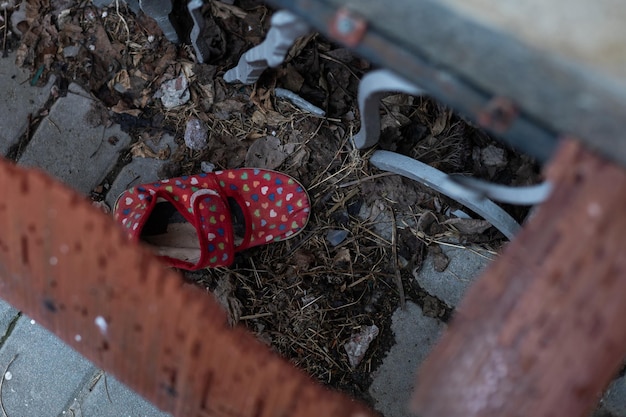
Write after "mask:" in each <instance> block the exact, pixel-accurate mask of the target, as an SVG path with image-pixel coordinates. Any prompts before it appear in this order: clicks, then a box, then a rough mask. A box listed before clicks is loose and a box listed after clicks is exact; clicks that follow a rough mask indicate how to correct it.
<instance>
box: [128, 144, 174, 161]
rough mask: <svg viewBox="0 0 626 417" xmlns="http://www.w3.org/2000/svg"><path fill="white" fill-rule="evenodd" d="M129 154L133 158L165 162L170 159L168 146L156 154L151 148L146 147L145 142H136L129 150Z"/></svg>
mask: <svg viewBox="0 0 626 417" xmlns="http://www.w3.org/2000/svg"><path fill="white" fill-rule="evenodd" d="M130 153H131V155H133V157H135V158H153V159H160V160H166V159H168V158H169V157H170V155H171V151H170V147H169V146H167V145H166V146H165V148H163V149H161V150H159V151H158V152H154V151H153V150H152V148H150V147H149V146H148V145H146V143H145V142H137V143H135V144H134V145H133V146H132V147H131V148H130Z"/></svg>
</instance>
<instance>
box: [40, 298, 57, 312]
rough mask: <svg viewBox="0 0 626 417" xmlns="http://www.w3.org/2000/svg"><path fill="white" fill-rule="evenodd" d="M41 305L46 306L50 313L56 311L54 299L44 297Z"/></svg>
mask: <svg viewBox="0 0 626 417" xmlns="http://www.w3.org/2000/svg"><path fill="white" fill-rule="evenodd" d="M43 305H44V307H46V310H48V311H49V312H51V313H56V312H57V306H56V305H55V304H54V301H52V300H51V299H49V298H45V299H44V300H43Z"/></svg>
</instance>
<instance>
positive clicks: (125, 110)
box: [111, 100, 143, 117]
mask: <svg viewBox="0 0 626 417" xmlns="http://www.w3.org/2000/svg"><path fill="white" fill-rule="evenodd" d="M111 111H113V112H115V113H117V114H129V115H131V116H135V117H139V116H140V115H141V113H143V112H142V111H141V110H140V109H131V108H129V107H128V105H127V104H126V103H125V102H124V101H122V100H119V101H118V102H117V104H116V105H115V106H113V107H111Z"/></svg>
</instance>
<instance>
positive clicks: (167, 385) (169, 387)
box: [161, 384, 178, 397]
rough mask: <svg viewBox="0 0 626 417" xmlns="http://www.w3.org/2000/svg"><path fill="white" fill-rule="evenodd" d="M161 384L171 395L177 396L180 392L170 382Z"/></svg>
mask: <svg viewBox="0 0 626 417" xmlns="http://www.w3.org/2000/svg"><path fill="white" fill-rule="evenodd" d="M161 386H162V387H163V389H164V390H165V392H166V393H167V395H169V396H170V397H177V396H178V393H177V392H176V389H175V388H174V387H173V386H171V385H169V384H161Z"/></svg>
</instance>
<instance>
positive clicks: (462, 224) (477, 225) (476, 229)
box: [442, 219, 491, 235]
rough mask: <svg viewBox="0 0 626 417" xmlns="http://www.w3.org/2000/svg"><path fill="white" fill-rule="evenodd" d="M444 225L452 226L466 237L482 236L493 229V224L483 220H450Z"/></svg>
mask: <svg viewBox="0 0 626 417" xmlns="http://www.w3.org/2000/svg"><path fill="white" fill-rule="evenodd" d="M442 224H446V225H448V226H452V227H454V228H455V229H456V230H458V231H459V232H460V233H462V234H465V235H475V234H480V233H483V232H484V231H485V230H487V229H489V228H490V227H491V223H489V222H488V221H487V220H481V219H448V220H446V221H445V222H443V223H442Z"/></svg>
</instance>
